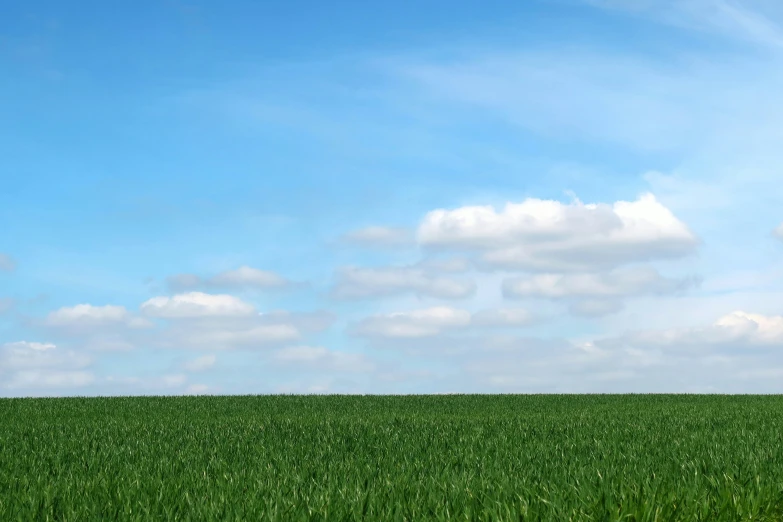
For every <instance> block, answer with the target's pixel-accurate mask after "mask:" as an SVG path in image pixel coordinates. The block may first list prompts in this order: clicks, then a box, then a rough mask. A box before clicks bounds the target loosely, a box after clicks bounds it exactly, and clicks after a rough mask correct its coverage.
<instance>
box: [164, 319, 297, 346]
mask: <svg viewBox="0 0 783 522" xmlns="http://www.w3.org/2000/svg"><path fill="white" fill-rule="evenodd" d="M300 337H301V334H300V333H299V331H298V330H297V329H296V328H294V327H293V326H291V325H290V324H271V325H254V324H251V325H246V324H232V323H224V324H221V323H213V324H206V325H197V324H184V325H177V326H175V327H174V328H172V329H170V330H168V331H167V332H166V336H165V339H166V345H167V346H170V347H172V348H192V349H201V350H230V349H236V348H255V347H263V346H268V345H275V344H280V343H287V342H290V341H296V340H298V339H299V338H300Z"/></svg>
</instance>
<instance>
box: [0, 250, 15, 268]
mask: <svg viewBox="0 0 783 522" xmlns="http://www.w3.org/2000/svg"><path fill="white" fill-rule="evenodd" d="M14 269H16V262H15V261H14V259H13V258H12V257H11V256H9V255H8V254H3V253H2V252H0V271H7V272H11V271H13V270H14Z"/></svg>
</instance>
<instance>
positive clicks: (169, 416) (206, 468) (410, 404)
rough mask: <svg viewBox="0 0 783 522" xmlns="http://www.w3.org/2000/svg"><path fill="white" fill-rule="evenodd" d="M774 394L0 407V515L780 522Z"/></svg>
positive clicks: (22, 402)
mask: <svg viewBox="0 0 783 522" xmlns="http://www.w3.org/2000/svg"><path fill="white" fill-rule="evenodd" d="M782 457H783V398H781V397H777V396H766V397H762V396H692V395H691V396H685V395H614V396H610V395H572V396H566V395H548V396H547V395H538V396H536V395H494V396H492V395H472V396H471V395H463V396H460V395H454V396H398V397H389V396H364V397H362V396H262V397H258V396H252V397H251V396H243V397H168V398H167V397H144V398H138V397H137V398H69V399H4V400H0V520H2V521H12V520H20V521H29V520H51V521H54V520H67V521H87V520H254V521H255V520H281V521H283V520H285V521H288V520H292V521H297V520H379V521H386V520H389V521H393V520H410V521H416V520H552V521H566V520H596V521H597V520H600V521H615V520H616V521H620V520H622V521H629V522H631V521H654V520H655V521H667V520H683V521H685V520H687V521H696V520H705V521H707V520H709V521H722V520H775V521H780V520H783V458H782Z"/></svg>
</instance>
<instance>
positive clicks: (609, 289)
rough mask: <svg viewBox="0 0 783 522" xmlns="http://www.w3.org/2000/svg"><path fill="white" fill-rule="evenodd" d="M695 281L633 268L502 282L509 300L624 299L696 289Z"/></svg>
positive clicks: (520, 278)
mask: <svg viewBox="0 0 783 522" xmlns="http://www.w3.org/2000/svg"><path fill="white" fill-rule="evenodd" d="M695 283H696V281H695V280H694V279H693V278H685V279H668V278H665V277H663V276H662V275H661V274H659V273H658V271H657V270H655V269H653V268H650V267H633V268H625V269H618V270H613V271H610V272H602V273H593V274H537V275H534V276H532V277H527V278H522V277H519V278H507V279H504V280H503V295H504V296H505V297H507V298H524V297H540V298H548V299H562V298H570V297H591V298H595V297H602V298H605V297H623V296H632V295H642V294H653V295H663V294H671V293H676V292H678V291H682V290H685V289H687V288H689V287H691V286H693V285H694V284H695Z"/></svg>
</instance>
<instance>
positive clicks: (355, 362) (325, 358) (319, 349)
mask: <svg viewBox="0 0 783 522" xmlns="http://www.w3.org/2000/svg"><path fill="white" fill-rule="evenodd" d="M273 359H274V360H275V361H276V362H277V363H279V364H282V365H286V366H293V367H296V368H298V369H308V368H309V369H313V370H318V371H334V372H358V373H363V372H370V371H373V370H374V369H375V364H374V363H373V362H372V361H370V360H369V359H368V358H367V357H366V356H365V355H364V354H361V353H348V352H342V351H332V350H329V349H327V348H325V347H323V346H288V347H285V348H282V349H280V350H278V351H276V352H275V353H274V355H273Z"/></svg>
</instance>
